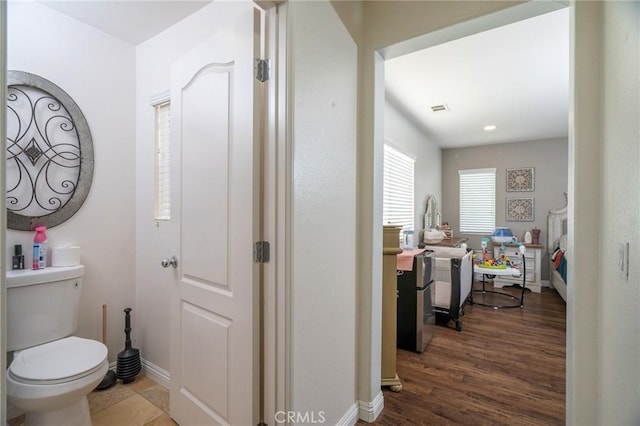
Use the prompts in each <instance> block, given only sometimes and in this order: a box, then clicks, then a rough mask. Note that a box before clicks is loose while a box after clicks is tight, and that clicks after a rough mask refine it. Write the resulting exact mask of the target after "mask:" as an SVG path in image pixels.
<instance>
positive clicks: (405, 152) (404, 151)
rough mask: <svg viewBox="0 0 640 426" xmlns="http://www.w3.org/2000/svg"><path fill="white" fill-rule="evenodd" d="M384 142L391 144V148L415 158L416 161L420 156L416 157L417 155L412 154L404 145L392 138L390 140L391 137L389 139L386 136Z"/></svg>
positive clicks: (412, 158)
mask: <svg viewBox="0 0 640 426" xmlns="http://www.w3.org/2000/svg"><path fill="white" fill-rule="evenodd" d="M384 143H385V145H389V146H390V147H391V148H393V149H395V150H396V151H398V152H399V153H401V154H402V155H404V156H406V157H407V158H409V159H411V160H413V162H414V163H415V162H416V161H417V160H418V157H416V156H415V155H413V154H411V153H410V152H409V151H407V150H406V149H405V148H404V147H402V146H400V145H398V144H397V143H395V142H393V141H392V140H390V139H388V138H386V137H385V138H384Z"/></svg>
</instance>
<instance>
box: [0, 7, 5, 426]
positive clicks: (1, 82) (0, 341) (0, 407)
mask: <svg viewBox="0 0 640 426" xmlns="http://www.w3.org/2000/svg"><path fill="white" fill-rule="evenodd" d="M0 28H2V30H1V31H2V34H1V35H2V43H0V88H2V89H0V93H2V96H0V111H6V110H7V98H6V96H5V89H4V88H5V87H7V41H6V40H7V2H6V1H3V2H0ZM6 120H7V115H6V114H0V135H4V136H3V138H2V139H3V140H4V139H5V138H6V134H7V127H6V126H7V123H6ZM3 145H4V144H3ZM6 164H7V160H6V150H4V149H0V226H2V230H1V232H0V324H2V326H0V371H2V372H4V371H6V370H7V351H6V349H5V348H6V327H5V326H4V325H5V324H6V323H7V309H6V300H7V299H6V291H5V286H4V281H5V275H6V274H5V271H6V270H7V264H6V259H5V258H6V256H5V247H6V245H7V243H6V236H5V234H6V233H5V232H4V229H6V223H7V220H6V214H7V213H6V212H7V209H6V207H5V199H6V196H5V192H6V185H5V181H4V176H5V165H6ZM6 395H7V392H6V381H5V380H0V425H4V424H6V422H7V398H6Z"/></svg>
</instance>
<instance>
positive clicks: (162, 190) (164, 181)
mask: <svg viewBox="0 0 640 426" xmlns="http://www.w3.org/2000/svg"><path fill="white" fill-rule="evenodd" d="M150 103H151V106H152V107H153V109H154V142H153V152H154V160H153V161H154V179H153V185H154V189H153V220H154V221H156V222H166V221H169V220H171V96H170V93H169V92H165V93H162V94H160V95H158V96H155V97H154V98H153V99H152V100H151V102H150ZM162 120H164V121H162ZM163 124H165V125H166V126H167V128H162V127H161V126H162V125H163Z"/></svg>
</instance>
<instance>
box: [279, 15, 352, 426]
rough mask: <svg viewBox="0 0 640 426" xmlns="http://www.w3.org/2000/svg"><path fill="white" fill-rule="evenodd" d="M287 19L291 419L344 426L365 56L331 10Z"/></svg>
mask: <svg viewBox="0 0 640 426" xmlns="http://www.w3.org/2000/svg"><path fill="white" fill-rule="evenodd" d="M289 12H290V15H289V20H288V25H289V27H288V31H289V41H290V46H289V49H290V50H289V54H290V55H291V61H292V63H291V76H292V77H291V82H290V86H289V87H291V92H292V95H293V104H292V105H293V122H292V126H293V132H292V135H291V148H292V153H293V165H292V168H293V176H292V178H293V181H292V188H293V194H292V199H291V217H292V223H291V235H292V247H291V258H292V259H291V261H292V277H291V302H292V303H291V348H292V352H291V366H290V373H291V389H290V394H291V409H293V410H297V411H301V412H305V411H315V412H316V413H317V412H319V411H324V412H325V418H326V423H327V424H336V423H337V422H338V420H340V419H341V418H342V417H343V416H345V415H346V414H347V413H348V412H349V410H353V407H355V403H356V394H357V389H356V344H357V341H356V244H355V236H356V227H355V226H356V216H355V207H356V191H355V184H356V169H355V167H356V159H355V150H356V120H357V118H356V97H357V75H356V74H357V54H356V53H357V52H356V45H355V43H354V42H353V41H352V39H351V37H350V35H349V33H348V32H347V30H346V29H345V28H344V26H343V25H342V23H341V21H340V19H339V18H338V15H337V14H336V12H335V11H334V9H333V8H332V7H331V5H330V4H329V3H328V2H299V3H297V2H292V3H290V5H289ZM353 414H354V415H355V412H354V413H353Z"/></svg>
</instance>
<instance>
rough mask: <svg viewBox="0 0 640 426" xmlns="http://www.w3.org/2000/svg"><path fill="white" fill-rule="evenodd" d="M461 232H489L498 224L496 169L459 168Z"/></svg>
mask: <svg viewBox="0 0 640 426" xmlns="http://www.w3.org/2000/svg"><path fill="white" fill-rule="evenodd" d="M458 173H459V175H460V232H462V233H475V234H487V233H489V234H490V233H492V232H493V230H494V229H495V226H496V169H475V170H459V171H458Z"/></svg>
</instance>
